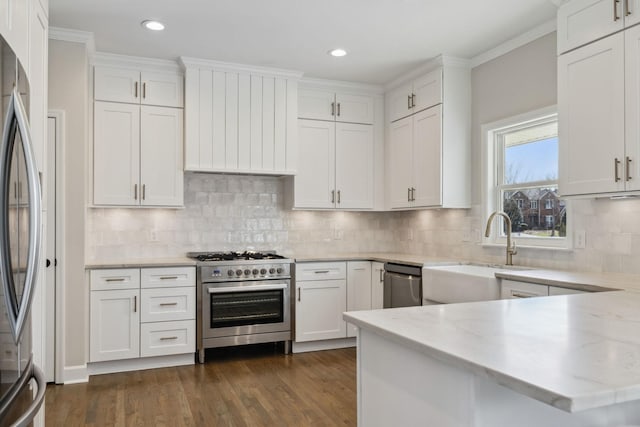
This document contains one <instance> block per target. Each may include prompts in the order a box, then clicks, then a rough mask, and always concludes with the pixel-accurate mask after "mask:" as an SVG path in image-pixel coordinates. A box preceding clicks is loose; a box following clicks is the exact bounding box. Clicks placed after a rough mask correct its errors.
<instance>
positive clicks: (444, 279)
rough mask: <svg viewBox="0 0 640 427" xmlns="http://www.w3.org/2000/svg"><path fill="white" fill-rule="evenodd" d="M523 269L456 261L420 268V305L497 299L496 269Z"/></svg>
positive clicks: (498, 281) (497, 281) (498, 291)
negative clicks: (455, 262) (456, 262)
mask: <svg viewBox="0 0 640 427" xmlns="http://www.w3.org/2000/svg"><path fill="white" fill-rule="evenodd" d="M508 270H526V268H524V267H517V266H512V265H486V264H485V265H482V264H456V265H444V266H437V267H424V268H423V269H422V298H423V304H425V305H428V304H451V303H457V302H473V301H491V300H496V299H500V279H497V278H496V276H495V274H496V273H497V272H499V271H508Z"/></svg>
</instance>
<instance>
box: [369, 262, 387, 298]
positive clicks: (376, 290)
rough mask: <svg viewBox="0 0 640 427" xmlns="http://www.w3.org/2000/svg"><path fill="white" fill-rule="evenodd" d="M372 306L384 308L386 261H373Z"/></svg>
mask: <svg viewBox="0 0 640 427" xmlns="http://www.w3.org/2000/svg"><path fill="white" fill-rule="evenodd" d="M371 308H372V309H373V310H378V309H381V308H384V263H381V262H372V263H371Z"/></svg>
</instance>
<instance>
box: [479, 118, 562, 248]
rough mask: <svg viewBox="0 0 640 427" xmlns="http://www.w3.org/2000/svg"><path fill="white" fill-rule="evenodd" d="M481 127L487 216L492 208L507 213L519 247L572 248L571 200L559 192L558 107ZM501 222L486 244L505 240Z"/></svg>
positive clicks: (503, 227)
mask: <svg viewBox="0 0 640 427" xmlns="http://www.w3.org/2000/svg"><path fill="white" fill-rule="evenodd" d="M482 130H483V138H484V140H483V141H484V148H485V152H486V153H487V156H486V161H485V166H486V169H485V171H486V178H485V179H486V180H485V183H486V185H485V196H484V202H485V212H486V216H485V217H484V218H485V220H486V218H488V216H489V214H490V213H491V212H493V211H503V212H505V213H506V214H507V215H508V216H509V218H510V219H511V233H512V237H516V238H518V246H549V247H567V245H568V240H569V239H567V238H566V236H567V227H568V226H569V225H570V220H569V219H568V218H567V216H568V215H567V203H566V201H565V200H563V199H561V198H560V197H559V195H558V118H557V113H556V111H555V108H546V109H543V110H538V111H535V112H532V113H528V114H524V115H521V116H518V117H513V118H510V119H505V120H502V121H500V122H496V123H492V124H488V125H485V126H483V127H482ZM540 204H542V206H544V208H545V210H544V211H542V212H540V210H539V209H538V207H539V206H541V205H540ZM496 221H497V220H496ZM500 221H501V222H502V225H501V226H498V225H497V224H494V225H493V227H492V230H493V231H494V233H493V236H491V237H490V238H489V239H488V240H487V241H486V243H500V244H502V243H504V239H505V236H506V234H505V226H506V223H505V221H502V220H500ZM496 230H498V232H496Z"/></svg>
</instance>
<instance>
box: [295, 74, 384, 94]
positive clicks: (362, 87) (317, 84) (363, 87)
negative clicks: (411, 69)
mask: <svg viewBox="0 0 640 427" xmlns="http://www.w3.org/2000/svg"><path fill="white" fill-rule="evenodd" d="M302 86H304V87H306V88H313V89H340V90H347V91H351V92H360V93H368V94H374V95H376V94H377V95H382V94H384V86H382V85H374V84H367V83H355V82H348V81H344V80H329V79H317V78H312V77H305V78H303V79H302V80H300V87H302Z"/></svg>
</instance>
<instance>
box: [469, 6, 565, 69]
mask: <svg viewBox="0 0 640 427" xmlns="http://www.w3.org/2000/svg"><path fill="white" fill-rule="evenodd" d="M556 28H557V23H556V19H555V18H554V19H552V20H550V21H547V22H545V23H544V24H542V25H539V26H537V27H535V28H533V29H531V30H529V31H527V32H526V33H523V34H520V35H519V36H517V37H514V38H512V39H511V40H507V41H506V42H504V43H502V44H500V45H498V46H496V47H494V48H493V49H489V50H488V51H486V52H484V53H481V54H479V55H476V56H474V57H473V58H471V68H475V67H477V66H478V65H482V64H484V63H485V62H489V61H492V60H494V59H496V58H498V57H500V56H502V55H504V54H506V53H509V52H511V51H512V50H516V49H518V48H520V47H522V46H524V45H526V44H529V43H531V42H532V41H534V40H537V39H539V38H540V37H543V36H546V35H547V34H551V33H553V32H554V31H556Z"/></svg>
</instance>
